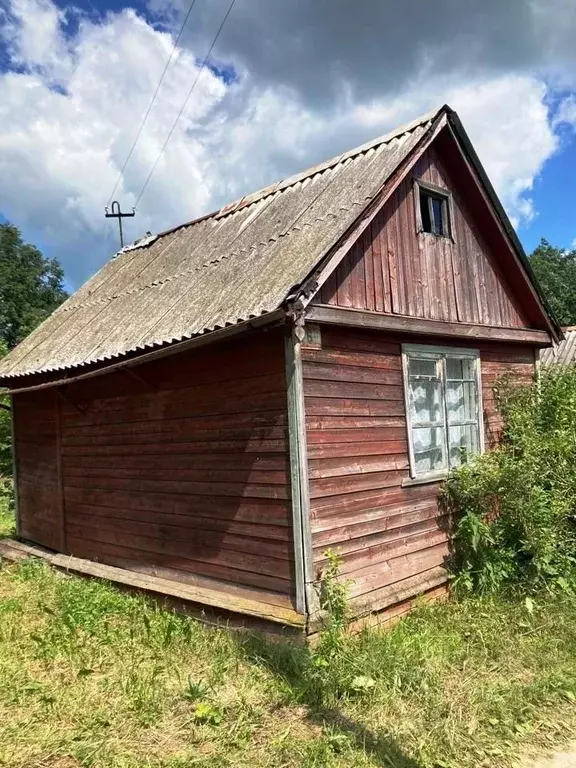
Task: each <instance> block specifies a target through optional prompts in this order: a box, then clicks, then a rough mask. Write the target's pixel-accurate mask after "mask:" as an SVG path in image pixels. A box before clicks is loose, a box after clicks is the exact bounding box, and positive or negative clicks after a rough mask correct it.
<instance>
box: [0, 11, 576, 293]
mask: <svg viewBox="0 0 576 768" xmlns="http://www.w3.org/2000/svg"><path fill="white" fill-rule="evenodd" d="M181 2H182V3H184V4H183V5H180V3H181ZM550 2H551V3H552V4H553V5H554V9H555V11H554V13H553V14H552V13H548V12H546V13H545V14H544V15H543V12H542V8H543V7H544V6H542V5H541V4H540V3H538V2H537V0H508V2H507V3H506V4H502V3H501V2H498V1H497V0H485V2H483V3H482V4H479V5H477V4H475V3H471V4H469V6H468V7H466V8H465V9H464V10H463V11H462V13H461V14H460V15H458V16H457V17H455V15H454V14H453V12H452V3H451V1H450V0H438V2H437V3H436V4H435V5H434V10H433V12H432V11H431V10H430V9H429V8H428V6H426V7H424V6H423V5H422V4H421V3H420V2H419V0H405V3H403V4H401V5H399V4H397V3H387V2H384V3H382V2H377V0H358V3H357V4H355V5H354V7H352V6H351V5H350V3H349V2H347V0H331V1H330V4H329V7H330V13H327V12H326V8H327V6H326V0H311V1H310V2H292V1H291V2H278V3H272V4H271V3H269V2H267V0H237V2H236V5H235V7H234V9H233V12H232V14H231V15H230V18H229V20H228V22H227V24H226V27H225V29H224V31H223V34H222V35H221V38H219V40H218V44H217V46H216V48H215V49H214V51H213V55H212V57H211V59H210V64H209V67H208V68H207V69H206V70H205V71H204V72H203V73H202V74H201V76H200V77H199V80H198V83H197V86H196V87H195V89H194V91H193V94H192V97H191V98H190V100H189V102H188V103H187V105H186V108H185V110H184V112H183V114H182V117H181V119H180V120H179V121H178V122H177V123H176V127H175V128H174V130H173V133H172V135H171V138H170V142H169V144H168V146H167V147H166V149H165V150H164V151H162V152H161V150H162V147H163V145H164V142H165V140H166V137H167V136H168V134H169V132H170V131H171V129H172V126H173V124H174V121H175V119H176V116H177V115H178V113H179V110H180V109H181V107H182V103H183V100H184V97H185V96H186V94H187V92H188V91H189V88H190V85H191V84H192V83H193V82H194V81H195V79H196V78H197V77H198V76H199V66H200V63H201V61H202V60H203V58H204V56H205V54H206V51H207V50H208V48H209V45H210V43H211V40H212V38H213V35H214V33H215V30H216V29H217V28H218V26H219V23H220V21H221V19H222V17H223V14H224V12H225V10H226V8H227V6H228V0H196V3H195V6H194V8H193V11H192V13H191V15H190V20H189V22H188V24H187V26H186V28H185V31H184V34H183V36H182V39H181V44H180V47H179V49H178V51H177V53H176V55H175V56H174V57H173V60H172V62H171V65H170V67H169V69H168V72H167V75H166V77H165V80H164V82H163V85H162V88H161V90H160V92H159V94H158V99H157V101H156V103H155V105H154V108H153V109H152V111H151V113H150V116H149V119H148V121H147V123H146V126H145V128H144V130H143V132H142V136H141V139H140V140H139V142H138V144H137V146H136V148H135V150H134V153H133V156H132V157H131V159H130V162H129V164H128V166H127V168H126V170H125V172H124V174H123V175H122V177H121V179H120V182H119V184H118V187H117V192H116V193H115V197H117V198H118V199H119V200H120V202H121V204H122V208H123V209H124V210H130V208H131V206H132V205H134V204H135V203H136V202H137V200H138V197H139V193H140V191H141V189H142V187H143V183H144V181H145V179H146V178H147V176H148V174H149V172H150V169H151V168H152V167H153V166H154V163H155V161H156V158H158V157H160V160H159V161H158V163H157V166H156V168H155V171H154V174H153V177H152V179H151V181H150V183H149V185H148V186H147V187H146V189H145V194H144V195H143V197H142V199H141V200H140V202H139V203H138V210H137V216H136V217H135V218H134V219H133V220H127V221H126V222H125V224H126V238H127V240H132V239H134V238H136V237H138V236H141V235H143V234H144V233H145V232H146V231H153V232H154V231H160V230H162V229H165V228H167V227H170V226H173V225H175V224H179V223H182V222H183V221H187V220H190V219H192V218H194V217H196V216H198V215H201V214H202V213H204V212H206V211H208V210H212V209H214V208H215V207H218V206H219V205H222V204H223V203H225V202H227V201H230V200H232V199H235V198H236V197H238V196H239V195H241V194H245V193H246V192H249V191H251V190H254V189H257V188H259V187H261V186H264V185H266V184H269V183H271V182H272V181H274V180H276V179H278V178H282V177H283V176H286V175H290V174H292V173H294V172H296V171H298V170H300V169H302V168H305V167H307V166H309V165H312V164H315V163H316V162H319V161H321V160H323V159H325V158H327V157H330V156H331V155H334V154H336V153H338V152H341V151H343V150H346V149H348V148H350V147H353V146H355V145H357V144H360V143H362V142H364V141H366V140H368V139H370V138H373V137H375V136H377V135H379V134H381V133H384V132H386V131H388V130H391V129H393V128H395V127H396V126H397V125H400V124H401V123H403V122H406V121H408V120H410V119H412V118H414V117H415V116H417V115H419V114H421V113H423V112H425V111H427V110H429V109H431V108H434V107H437V106H438V105H440V104H442V103H445V102H448V103H450V104H451V106H453V107H454V108H455V109H456V110H457V111H458V112H459V114H460V116H461V117H462V120H463V122H464V125H465V126H466V128H467V130H468V132H469V134H470V137H471V139H472V141H473V143H474V144H475V146H476V148H477V151H478V153H479V155H480V157H481V159H482V161H483V163H484V165H485V167H486V169H487V171H488V174H489V175H490V177H491V179H492V181H493V183H494V185H495V187H496V189H497V191H498V193H499V195H500V197H501V199H502V201H503V203H504V205H505V207H506V209H507V210H508V212H509V214H510V216H511V217H512V219H513V220H514V221H515V223H516V225H517V229H518V233H519V235H520V238H521V240H522V242H523V243H524V245H525V248H526V250H527V251H531V250H532V249H533V248H534V247H535V246H536V245H537V243H538V241H539V240H540V238H541V237H545V238H547V239H548V240H549V241H550V242H552V243H553V244H556V245H559V246H562V247H566V248H567V247H570V246H571V244H572V242H573V241H574V240H575V239H576V217H575V216H574V210H575V208H576V193H575V191H574V182H573V179H574V178H575V176H576V97H575V93H576V51H575V47H574V45H573V40H574V39H575V36H576V4H575V3H573V2H572V0H550ZM412 6H414V7H413V8H412ZM480 6H481V7H480ZM549 7H550V6H549V4H548V5H547V6H546V8H549ZM187 8H188V0H139V1H138V2H134V3H129V4H127V3H126V2H124V1H123V0H105V1H102V0H80V2H75V3H74V5H71V4H68V3H66V2H64V0H56V1H55V0H4V4H0V178H2V179H4V180H5V181H4V183H3V184H2V185H0V216H4V217H6V218H7V219H8V220H10V221H13V222H14V223H15V224H17V225H18V226H19V227H20V228H21V229H22V231H23V234H24V236H25V238H27V239H28V240H30V241H31V242H34V243H35V244H37V245H38V246H39V247H41V248H42V249H43V250H44V251H45V252H46V253H47V254H48V255H50V256H56V257H57V258H59V259H60V260H61V261H62V263H63V265H64V267H65V271H66V275H67V280H68V282H69V285H70V287H71V288H73V287H76V286H78V285H79V284H80V283H81V282H83V281H84V280H85V279H86V278H87V277H88V276H90V275H91V274H92V273H93V272H94V271H96V270H97V269H98V268H99V267H100V266H101V265H102V264H103V263H104V262H105V261H106V260H107V258H109V257H110V255H111V254H112V253H113V252H114V251H115V249H116V244H117V229H115V223H114V224H112V223H111V222H110V220H108V221H107V220H105V219H104V205H105V204H106V203H107V202H108V201H109V194H110V191H111V189H112V187H113V186H114V184H115V183H116V181H117V180H118V176H119V172H120V169H121V168H122V165H123V163H124V160H125V159H126V157H127V154H128V150H129V149H130V146H131V144H132V141H133V139H134V137H135V135H136V130H137V128H138V125H139V122H140V120H141V118H142V116H143V114H144V113H145V111H146V108H147V106H148V104H149V101H150V97H151V95H152V93H153V92H154V89H155V87H156V85H157V83H158V79H159V77H160V75H161V73H162V71H163V68H164V66H165V64H166V61H167V59H168V56H169V54H170V51H171V48H172V45H173V41H174V38H175V35H176V33H177V31H178V29H179V26H180V22H181V19H182V18H183V13H184V11H185V10H186V9H187ZM416 10H417V12H418V14H419V18H420V21H421V22H422V23H421V24H420V25H419V26H418V27H415V26H414V24H413V18H414V13H415V11H416ZM429 11H430V13H428V12H429ZM427 14H428V15H427ZM368 20H369V23H368Z"/></svg>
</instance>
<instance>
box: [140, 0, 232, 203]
mask: <svg viewBox="0 0 576 768" xmlns="http://www.w3.org/2000/svg"><path fill="white" fill-rule="evenodd" d="M235 2H236V0H232V2H231V3H230V5H229V6H228V10H227V11H226V13H225V14H224V18H223V19H222V21H221V23H220V26H219V27H218V31H217V32H216V36H215V37H214V39H213V40H212V44H211V45H210V48H209V49H208V53H207V54H206V56H205V57H204V61H203V62H202V66H201V67H200V69H199V70H198V73H197V75H196V78H195V79H194V82H193V83H192V86H191V88H190V90H189V91H188V95H187V96H186V98H185V99H184V103H183V104H182V107H181V109H180V112H178V115H177V116H176V120H174V123H173V124H172V127H171V128H170V131H169V133H168V136H167V137H166V141H165V142H164V144H163V145H162V149H161V150H160V152H159V153H158V157H157V158H156V160H155V161H154V164H153V166H152V168H151V170H150V173H149V174H148V177H147V178H146V181H145V182H144V186H143V187H142V189H141V190H140V194H139V195H138V198H137V200H136V204H135V205H134V208H137V207H138V203H139V202H140V200H141V199H142V195H143V194H144V191H145V189H146V187H147V186H148V184H149V182H150V179H151V178H152V176H153V175H154V171H155V170H156V167H157V165H158V163H159V162H160V158H161V157H162V155H163V154H164V150H165V149H166V147H167V146H168V142H169V141H170V139H171V138H172V134H173V133H174V131H175V129H176V126H177V125H178V121H179V120H180V118H181V117H182V115H183V113H184V110H185V109H186V105H187V104H188V102H189V101H190V97H191V96H192V94H193V93H194V89H195V88H196V84H197V83H198V80H199V79H200V75H201V74H202V72H204V69H205V68H206V64H207V62H208V59H209V58H210V54H211V53H212V50H213V48H214V46H215V45H216V42H217V41H218V38H219V37H220V33H221V32H222V30H223V29H224V25H225V24H226V21H227V19H228V16H230V12H231V11H232V8H233V7H234V3H235Z"/></svg>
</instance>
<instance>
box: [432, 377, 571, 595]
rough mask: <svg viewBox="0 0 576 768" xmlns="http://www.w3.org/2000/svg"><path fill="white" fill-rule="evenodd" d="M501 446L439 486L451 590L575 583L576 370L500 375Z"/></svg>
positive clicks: (566, 586)
mask: <svg viewBox="0 0 576 768" xmlns="http://www.w3.org/2000/svg"><path fill="white" fill-rule="evenodd" d="M495 394H496V397H497V400H498V404H499V409H500V412H501V414H502V416H503V420H504V428H503V439H502V443H501V445H500V447H499V448H496V449H495V450H493V451H491V452H488V453H485V454H483V455H482V456H478V457H476V458H475V459H473V460H472V461H470V462H469V463H467V464H465V465H463V466H462V467H461V468H459V469H458V470H457V471H455V472H454V473H453V474H452V475H451V477H450V478H449V479H448V481H447V483H446V484H445V489H444V494H445V498H446V501H447V505H448V507H449V508H450V509H452V510H453V511H455V512H456V518H457V519H456V526H455V537H454V563H453V564H454V570H455V585H456V587H457V589H459V590H464V591H475V592H480V593H487V592H495V591H500V590H502V589H504V588H506V587H509V586H513V585H522V586H524V587H528V588H538V587H541V586H543V585H551V586H554V587H560V588H563V589H571V588H572V584H574V585H575V586H576V568H575V563H576V518H575V512H576V369H574V368H550V369H542V371H541V375H540V376H539V378H538V381H537V382H534V383H533V384H532V385H530V386H517V385H514V383H513V382H512V381H511V380H502V381H501V382H500V383H499V384H498V385H497V388H496V392H495Z"/></svg>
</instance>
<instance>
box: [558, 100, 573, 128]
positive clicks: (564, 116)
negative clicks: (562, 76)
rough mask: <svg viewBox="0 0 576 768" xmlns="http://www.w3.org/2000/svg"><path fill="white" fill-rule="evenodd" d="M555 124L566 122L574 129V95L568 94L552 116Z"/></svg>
mask: <svg viewBox="0 0 576 768" xmlns="http://www.w3.org/2000/svg"><path fill="white" fill-rule="evenodd" d="M554 123H555V125H561V124H562V123H567V124H568V125H571V126H572V128H574V129H575V130H576V96H568V97H567V98H565V99H564V101H563V102H562V103H561V104H560V106H559V108H558V112H557V113H556V116H555V118H554Z"/></svg>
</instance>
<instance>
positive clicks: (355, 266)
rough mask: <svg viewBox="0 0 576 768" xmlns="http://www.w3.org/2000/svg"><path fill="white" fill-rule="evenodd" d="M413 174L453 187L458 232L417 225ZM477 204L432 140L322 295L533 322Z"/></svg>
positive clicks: (475, 319) (448, 317) (336, 300)
mask: <svg viewBox="0 0 576 768" xmlns="http://www.w3.org/2000/svg"><path fill="white" fill-rule="evenodd" d="M414 178H420V179H422V180H423V181H426V182H429V183H431V184H434V185H436V186H439V187H442V188H445V189H447V190H450V191H451V192H452V194H453V206H452V208H453V213H454V216H453V221H452V234H453V239H454V241H452V240H449V239H447V238H439V237H436V236H434V235H430V234H424V233H421V234H417V233H416V215H415V209H414V205H415V197H414ZM472 210H474V209H473V208H471V207H469V206H468V205H467V204H466V201H465V199H464V197H463V195H462V194H461V192H460V191H459V188H458V184H456V182H455V180H454V179H453V178H452V177H451V176H450V174H449V173H448V171H447V169H446V167H445V166H444V165H443V163H442V160H441V158H440V155H439V153H438V151H437V150H436V149H434V148H433V147H431V148H430V149H429V150H428V151H427V152H426V153H424V155H423V156H422V157H421V159H420V160H419V161H418V162H417V164H416V165H415V167H414V170H413V173H412V174H410V175H409V176H408V177H407V178H406V179H405V180H404V181H403V182H401V183H400V185H399V186H398V188H397V189H396V190H395V192H394V194H393V195H392V197H391V199H390V200H389V201H388V202H387V203H386V205H385V206H384V208H383V210H382V211H381V212H380V213H379V214H378V216H377V217H376V218H375V219H374V221H373V222H372V224H371V225H370V226H369V227H368V228H367V229H366V231H365V232H364V234H363V235H362V236H361V238H360V239H359V240H358V241H357V243H356V244H355V245H354V247H353V248H352V249H351V251H350V252H349V253H348V254H347V255H346V257H345V259H344V260H343V261H342V262H341V264H340V266H339V267H338V269H337V270H336V271H335V273H333V274H332V275H331V277H330V278H329V279H328V281H327V282H326V283H325V285H324V286H323V287H322V289H321V292H320V295H319V297H318V298H317V303H320V304H330V305H336V306H340V307H354V308H356V309H364V310H371V311H375V312H385V313H389V314H399V315H409V316H412V317H421V318H428V319H432V320H445V321H450V322H465V323H479V324H485V325H493V326H504V327H518V328H519V327H528V326H529V322H528V321H527V318H526V316H525V315H524V313H523V311H522V310H521V308H520V306H519V302H518V301H517V300H516V299H515V298H514V296H513V295H512V291H511V289H510V286H509V285H508V283H507V281H506V279H505V278H504V276H503V274H502V272H501V270H500V268H499V266H498V263H499V254H498V253H497V252H494V250H493V249H490V248H489V247H488V245H487V244H486V242H485V241H484V240H483V237H482V234H481V232H480V231H479V227H478V226H477V225H476V223H475V221H474V217H473V215H472Z"/></svg>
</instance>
